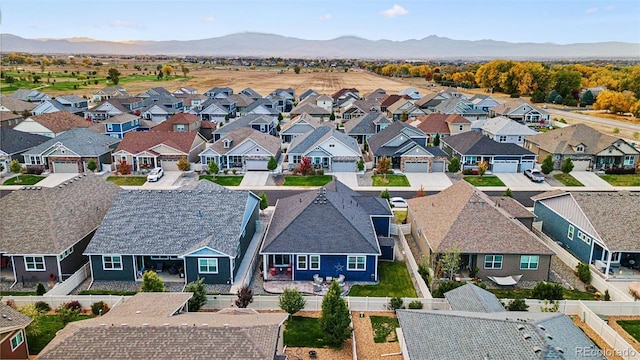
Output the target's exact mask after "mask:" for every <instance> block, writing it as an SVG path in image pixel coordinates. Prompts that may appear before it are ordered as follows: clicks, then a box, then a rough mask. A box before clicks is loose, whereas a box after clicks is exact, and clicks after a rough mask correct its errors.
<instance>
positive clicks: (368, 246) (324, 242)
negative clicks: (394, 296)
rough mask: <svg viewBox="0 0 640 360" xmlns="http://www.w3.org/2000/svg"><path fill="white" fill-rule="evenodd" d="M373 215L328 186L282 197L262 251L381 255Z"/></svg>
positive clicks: (343, 193)
mask: <svg viewBox="0 0 640 360" xmlns="http://www.w3.org/2000/svg"><path fill="white" fill-rule="evenodd" d="M370 215H371V214H369V213H367V212H366V211H365V209H364V208H363V207H362V206H359V203H358V202H357V201H356V200H355V199H354V198H353V197H352V196H350V195H348V194H347V193H345V192H338V191H334V190H331V189H330V188H329V189H328V188H326V187H325V188H322V189H317V190H310V191H306V192H304V193H301V194H298V195H292V196H289V197H286V198H283V199H279V200H278V202H277V203H276V209H275V211H274V213H273V215H272V218H271V224H270V225H269V229H268V230H267V234H266V235H265V240H264V243H263V245H262V249H261V252H262V253H305V254H308V253H319V254H351V253H359V254H380V247H379V245H378V240H377V237H376V234H375V232H374V229H373V226H372V224H371V217H370ZM318 219H322V221H318ZM327 224H331V226H327ZM301 229H304V230H302V231H304V236H301V235H300V231H301Z"/></svg>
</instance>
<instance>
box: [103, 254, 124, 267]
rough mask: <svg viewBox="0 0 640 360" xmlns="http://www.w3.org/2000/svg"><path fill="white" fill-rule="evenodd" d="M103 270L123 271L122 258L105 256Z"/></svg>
mask: <svg viewBox="0 0 640 360" xmlns="http://www.w3.org/2000/svg"><path fill="white" fill-rule="evenodd" d="M102 268H103V269H104V270H122V256H120V255H103V256H102Z"/></svg>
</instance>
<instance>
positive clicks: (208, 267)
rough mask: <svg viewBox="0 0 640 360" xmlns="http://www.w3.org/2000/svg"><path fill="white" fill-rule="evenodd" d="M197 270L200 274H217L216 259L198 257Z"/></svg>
mask: <svg viewBox="0 0 640 360" xmlns="http://www.w3.org/2000/svg"><path fill="white" fill-rule="evenodd" d="M198 272H199V273H200V274H217V273H218V259H198Z"/></svg>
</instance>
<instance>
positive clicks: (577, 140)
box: [527, 124, 638, 155]
mask: <svg viewBox="0 0 640 360" xmlns="http://www.w3.org/2000/svg"><path fill="white" fill-rule="evenodd" d="M527 141H529V142H531V143H533V144H536V145H537V146H538V147H539V148H540V149H542V150H544V151H546V152H549V153H551V154H564V155H573V154H575V153H576V151H575V150H574V147H575V146H576V145H578V144H584V152H583V153H584V154H592V155H593V154H597V153H599V152H600V151H602V150H605V149H606V148H608V147H609V146H612V145H613V144H614V143H615V142H617V141H621V139H620V138H617V137H614V136H611V135H607V134H603V133H601V132H599V131H597V130H595V129H593V128H592V127H589V126H587V125H584V124H575V125H571V126H567V127H564V128H558V129H555V130H552V131H548V132H546V133H540V134H536V135H531V136H527ZM637 153H638V152H637V151H633V152H631V154H637Z"/></svg>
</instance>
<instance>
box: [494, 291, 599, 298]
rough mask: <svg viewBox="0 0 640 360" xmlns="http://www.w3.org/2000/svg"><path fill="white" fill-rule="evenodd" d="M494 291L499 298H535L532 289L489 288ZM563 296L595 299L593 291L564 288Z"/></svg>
mask: <svg viewBox="0 0 640 360" xmlns="http://www.w3.org/2000/svg"><path fill="white" fill-rule="evenodd" d="M487 291H489V292H492V293H493V294H494V295H495V296H497V297H498V299H533V296H532V295H531V293H532V292H533V290H532V289H487ZM562 297H563V298H564V300H595V297H594V295H593V294H592V293H589V292H584V291H578V290H567V289H562Z"/></svg>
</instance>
